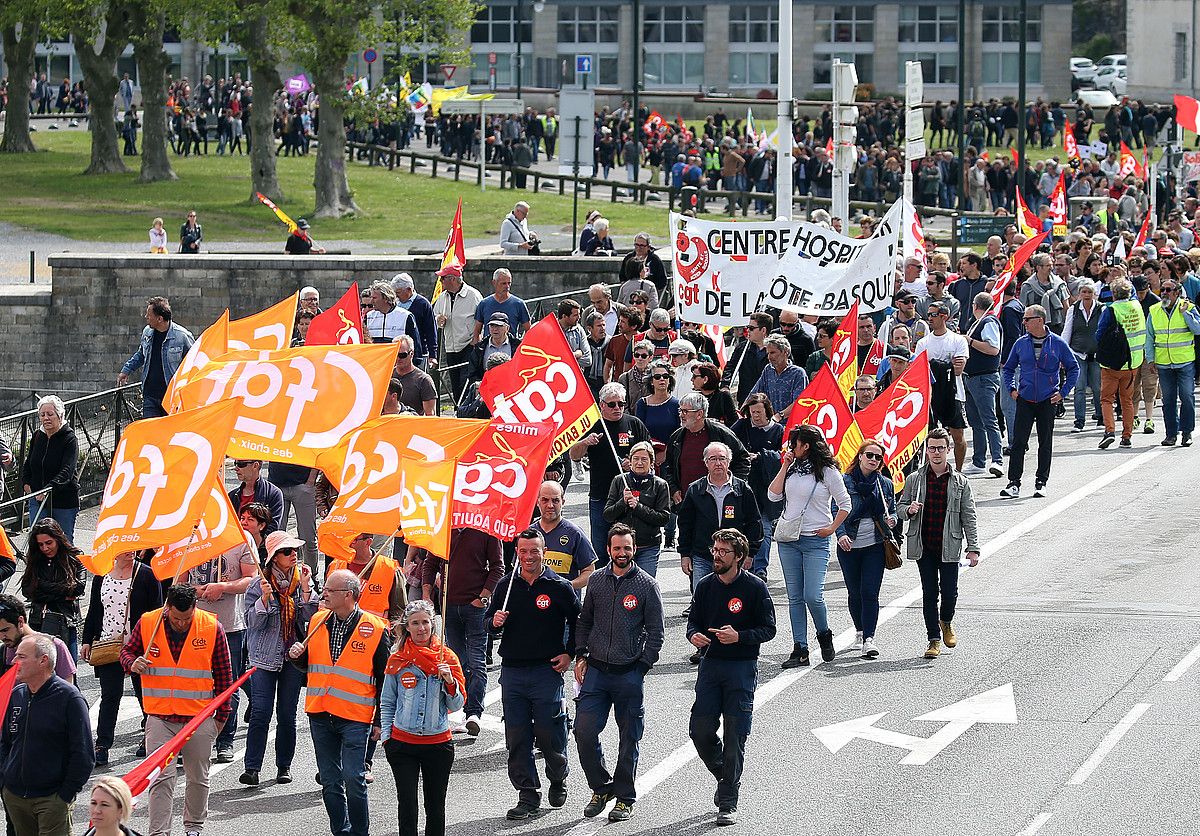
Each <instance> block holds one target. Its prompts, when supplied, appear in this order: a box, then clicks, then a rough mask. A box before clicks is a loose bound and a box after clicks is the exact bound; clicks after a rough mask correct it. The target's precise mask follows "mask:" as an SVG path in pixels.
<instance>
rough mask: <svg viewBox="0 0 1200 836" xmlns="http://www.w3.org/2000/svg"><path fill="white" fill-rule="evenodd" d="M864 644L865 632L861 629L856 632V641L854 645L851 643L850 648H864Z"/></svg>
mask: <svg viewBox="0 0 1200 836" xmlns="http://www.w3.org/2000/svg"><path fill="white" fill-rule="evenodd" d="M862 646H863V634H862V630H859V631H858V632H856V633H855V634H854V643H853V644H852V645H850V649H851V650H862Z"/></svg>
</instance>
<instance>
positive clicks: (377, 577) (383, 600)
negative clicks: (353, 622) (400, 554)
mask: <svg viewBox="0 0 1200 836" xmlns="http://www.w3.org/2000/svg"><path fill="white" fill-rule="evenodd" d="M397 568H399V567H398V565H397V563H396V561H394V560H392V559H391V558H390V557H384V556H383V555H379V557H377V558H375V565H374V566H372V567H371V574H370V575H369V576H368V577H367V578H365V579H364V580H363V584H362V595H361V596H359V599H358V606H359V607H360V608H361V609H362V610H364V611H365V612H369V613H371V614H372V615H377V616H379V617H380V618H384V619H386V618H387V617H388V609H389V607H390V604H389V599H390V598H391V597H392V587H393V586H394V585H395V583H396V569H397ZM338 569H349V570H350V571H351V572H354V569H353V568H351V566H350V564H349V563H348V562H346V561H345V560H331V561H329V571H328V572H326V573H325V577H326V578H328V577H329V575H330V574H332V573H333V572H335V571H337V570H338ZM355 574H356V575H357V574H358V573H357V572H355Z"/></svg>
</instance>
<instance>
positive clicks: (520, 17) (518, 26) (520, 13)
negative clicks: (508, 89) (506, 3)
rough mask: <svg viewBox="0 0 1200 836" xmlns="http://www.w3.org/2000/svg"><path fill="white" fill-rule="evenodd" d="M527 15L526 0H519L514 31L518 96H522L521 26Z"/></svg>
mask: <svg viewBox="0 0 1200 836" xmlns="http://www.w3.org/2000/svg"><path fill="white" fill-rule="evenodd" d="M524 17H525V0H517V20H516V23H515V24H514V26H513V32H514V33H516V36H517V98H518V99H519V98H521V41H522V38H521V26H522V25H523V19H524Z"/></svg>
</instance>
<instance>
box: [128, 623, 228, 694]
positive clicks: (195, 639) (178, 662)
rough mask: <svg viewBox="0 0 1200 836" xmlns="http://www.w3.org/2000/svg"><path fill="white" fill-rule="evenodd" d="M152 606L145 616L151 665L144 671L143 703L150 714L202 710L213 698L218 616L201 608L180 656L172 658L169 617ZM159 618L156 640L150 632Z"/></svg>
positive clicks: (142, 627)
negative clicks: (169, 640) (150, 637)
mask: <svg viewBox="0 0 1200 836" xmlns="http://www.w3.org/2000/svg"><path fill="white" fill-rule="evenodd" d="M161 613H162V610H150V612H148V613H145V614H144V615H143V616H142V618H141V620H140V622H139V623H140V624H141V634H142V646H143V647H144V648H145V653H144V655H145V657H146V661H148V662H149V663H150V669H149V670H147V671H146V672H145V673H144V674H142V707H143V708H144V709H145V711H146V713H147V714H154V715H157V716H160V717H166V716H169V715H172V714H178V715H180V716H183V717H187V716H190V715H195V714H199V713H200V712H201V711H202V710H203V709H204V706H206V705H208V704H209V703H210V702H211V701H212V698H213V674H212V664H213V662H212V660H213V645H214V644H215V642H216V640H217V617H216V616H215V615H213V614H212V613H208V612H205V611H204V610H202V609H199V608H197V609H196V611H195V613H194V614H193V616H192V626H191V628H190V629H189V630H188V634H187V638H186V639H184V641H183V648H182V650H181V651H180V653H179V658H178V659H172V658H171V645H170V644H169V643H168V642H167V617H166V616H165V615H163V616H162V618H161V620H160V619H159V615H160V614H161ZM156 621H159V622H160V623H159V625H158V632H156V633H155V634H154V637H153V639H152V640H150V641H147V640H146V636H147V635H148V634H149V632H150V631H151V630H153V629H154V623H155V622H156Z"/></svg>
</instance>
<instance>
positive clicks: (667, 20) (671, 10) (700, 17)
mask: <svg viewBox="0 0 1200 836" xmlns="http://www.w3.org/2000/svg"><path fill="white" fill-rule="evenodd" d="M642 15H643V17H642V43H647V44H702V43H704V8H703V7H702V6H700V7H692V6H647V7H646V9H645V11H644V12H643V13H642Z"/></svg>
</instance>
